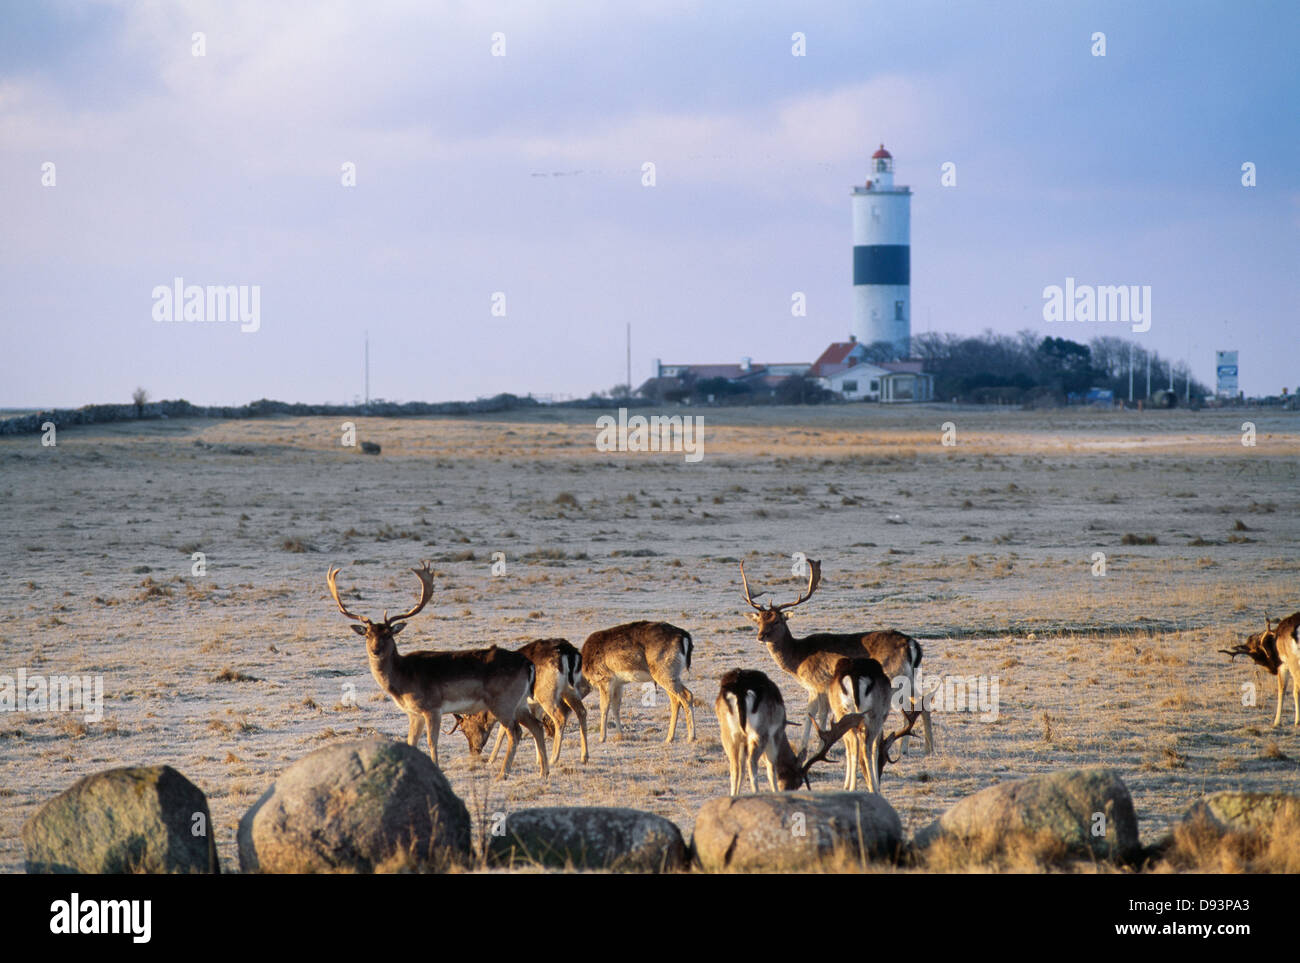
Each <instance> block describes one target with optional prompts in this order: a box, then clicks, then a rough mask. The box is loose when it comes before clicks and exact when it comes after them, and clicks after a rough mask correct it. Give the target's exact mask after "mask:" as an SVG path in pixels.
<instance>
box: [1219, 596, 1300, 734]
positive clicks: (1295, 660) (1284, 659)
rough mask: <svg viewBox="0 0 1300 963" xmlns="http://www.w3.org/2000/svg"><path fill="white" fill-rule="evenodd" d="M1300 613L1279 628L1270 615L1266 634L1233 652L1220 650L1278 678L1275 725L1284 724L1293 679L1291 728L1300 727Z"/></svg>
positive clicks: (1257, 636)
mask: <svg viewBox="0 0 1300 963" xmlns="http://www.w3.org/2000/svg"><path fill="white" fill-rule="evenodd" d="M1298 630H1300V612H1296V613H1295V614H1294V615H1289V616H1287V617H1286V618H1284V619H1283V620H1282V621H1281V622H1279V623H1278V624H1277V625H1274V624H1273V620H1272V619H1270V618H1269V617H1268V616H1267V615H1266V616H1264V631H1263V632H1256V633H1255V634H1254V635H1251V636H1249V637H1247V639H1246V641H1245V642H1242V643H1239V644H1237V645H1235V646H1233V647H1232V648H1231V649H1220V650H1219V651H1220V652H1222V653H1224V654H1225V655H1230V656H1232V658H1233V659H1234V661H1235V660H1236V658H1237V656H1239V655H1245V656H1249V657H1250V658H1251V659H1252V660H1253V661H1254V662H1256V663H1257V664H1259V665H1262V666H1263V667H1264V668H1265V669H1267V670H1268V672H1269V674H1270V675H1275V676H1277V712H1275V713H1274V714H1273V725H1274V726H1275V727H1276V726H1280V725H1281V724H1282V703H1283V701H1284V697H1285V695H1286V679H1287V676H1288V675H1289V676H1290V677H1291V701H1292V703H1293V704H1294V706H1295V714H1294V717H1293V719H1292V722H1291V724H1292V725H1293V726H1300V639H1298V638H1297V631H1298Z"/></svg>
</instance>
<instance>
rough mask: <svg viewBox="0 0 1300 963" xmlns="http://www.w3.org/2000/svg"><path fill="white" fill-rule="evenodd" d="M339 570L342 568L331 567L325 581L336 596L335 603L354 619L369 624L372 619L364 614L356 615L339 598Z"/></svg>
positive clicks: (341, 610)
mask: <svg viewBox="0 0 1300 963" xmlns="http://www.w3.org/2000/svg"><path fill="white" fill-rule="evenodd" d="M339 571H340V570H339V569H338V568H331V569H330V570H329V574H328V575H326V576H325V581H326V582H328V583H329V587H330V595H332V596H334V604H335V605H337V606H338V607H339V611H340V612H342V613H343V614H344V615H346V616H347V617H348V618H350V619H351V620H352V621H354V622H361V623H362V624H364V625H369V624H370V620H369V619H368V618H366V617H365V616H364V615H354V614H353V613H351V612H349V611H348V610H347V607H346V606H345V605H344V604H343V600H342V599H341V598H339V587H338V582H337V579H338V576H339Z"/></svg>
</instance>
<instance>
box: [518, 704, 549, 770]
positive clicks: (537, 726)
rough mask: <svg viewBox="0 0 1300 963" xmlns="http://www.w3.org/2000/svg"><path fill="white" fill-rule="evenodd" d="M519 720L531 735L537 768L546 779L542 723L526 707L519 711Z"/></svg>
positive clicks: (544, 737)
mask: <svg viewBox="0 0 1300 963" xmlns="http://www.w3.org/2000/svg"><path fill="white" fill-rule="evenodd" d="M519 722H521V723H523V727H524V728H525V729H527V730H528V732H529V734H530V735H531V736H532V737H533V742H534V743H536V744H537V768H538V770H539V771H540V772H541V774H542V779H546V777H547V775H548V772H547V769H546V735H545V733H543V732H542V724H541V723H540V722H538V721H537V717H536V716H534V715H533V714H532V713H531V712H529V711H528V710H527V709H525V710H523V711H522V712H520V713H519Z"/></svg>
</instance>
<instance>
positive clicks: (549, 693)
mask: <svg viewBox="0 0 1300 963" xmlns="http://www.w3.org/2000/svg"><path fill="white" fill-rule="evenodd" d="M518 652H519V654H520V655H522V656H523V657H524V658H526V659H527V660H528V661H529V662H531V663H532V664H533V669H534V670H535V671H536V680H535V681H534V682H533V694H532V697H531V698H530V699H529V700H528V706H529V710H530V711H531V712H532V714H533V717H534V718H540V719H541V721H542V724H543V726H544V727H545V728H546V730H547V734H548V735H550V736H551V737H552V739H554V742H553V743H552V746H551V765H552V766H554V765H555V764H556V763H557V762H559V759H560V750H561V748H562V746H563V744H564V728H565V726H566V724H567V723H568V721H569V716H570V714H576V715H577V717H578V731H579V732H580V733H581V736H582V762H584V763H585V762H586V761H587V707H586V706H585V705H583V703H582V699H583V696H585V695H586V694H587V693H588V692H590V691H591V686H590V685H589V684H588V683H587V682H586V680H585V679H584V678H583V677H582V653H580V652H579V651H578V650H577V648H576V647H575V646H574V645H573V644H572V643H571V642H569V640H568V639H534V640H533V641H532V642H529V643H528V644H527V645H525V646H523V647H522V648H520V649H519V650H518ZM493 724H494V723H493V720H492V717H491V716H490V715H489V714H488V713H487V712H476V713H471V714H463V713H457V714H456V724H455V725H454V726H452V728H451V732H455V731H456V730H457V729H459V730H461V732H463V733H464V734H465V739H466V741H467V742H468V743H469V748H470V751H471V752H473V753H474V754H475V755H478V754H479V753H481V752H482V751H483V747H484V745H486V743H487V737H488V733H489V732H490V731H491V729H492V726H493ZM505 735H506V731H505V729H504V728H502V729H498V730H497V741H496V744H495V745H494V746H493V747H492V754H491V755H490V756H488V763H489V764H491V763H493V762H495V761H496V757H497V753H498V752H499V751H500V750H501V742H502V740H503V739H504V738H505Z"/></svg>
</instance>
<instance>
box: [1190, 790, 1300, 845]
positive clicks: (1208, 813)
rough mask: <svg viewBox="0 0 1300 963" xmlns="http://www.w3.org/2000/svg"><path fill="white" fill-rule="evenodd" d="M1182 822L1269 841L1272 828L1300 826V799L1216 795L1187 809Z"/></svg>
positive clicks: (1268, 794) (1259, 794)
mask: <svg viewBox="0 0 1300 963" xmlns="http://www.w3.org/2000/svg"><path fill="white" fill-rule="evenodd" d="M1183 822H1185V823H1193V822H1203V823H1205V824H1208V825H1209V826H1211V827H1213V828H1214V829H1216V830H1218V831H1219V832H1220V833H1229V832H1235V833H1257V834H1259V835H1260V836H1262V837H1264V838H1265V839H1268V838H1269V837H1270V836H1271V835H1272V833H1273V829H1274V827H1275V826H1278V825H1279V824H1284V823H1285V824H1288V825H1291V826H1294V825H1296V824H1298V823H1300V796H1293V795H1291V794H1290V793H1284V792H1235V791H1226V792H1215V793H1210V794H1209V795H1208V796H1202V797H1201V798H1200V799H1198V800H1197V801H1196V802H1194V803H1192V805H1191V806H1190V807H1189V808H1188V810H1187V813H1186V815H1184V816H1183Z"/></svg>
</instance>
